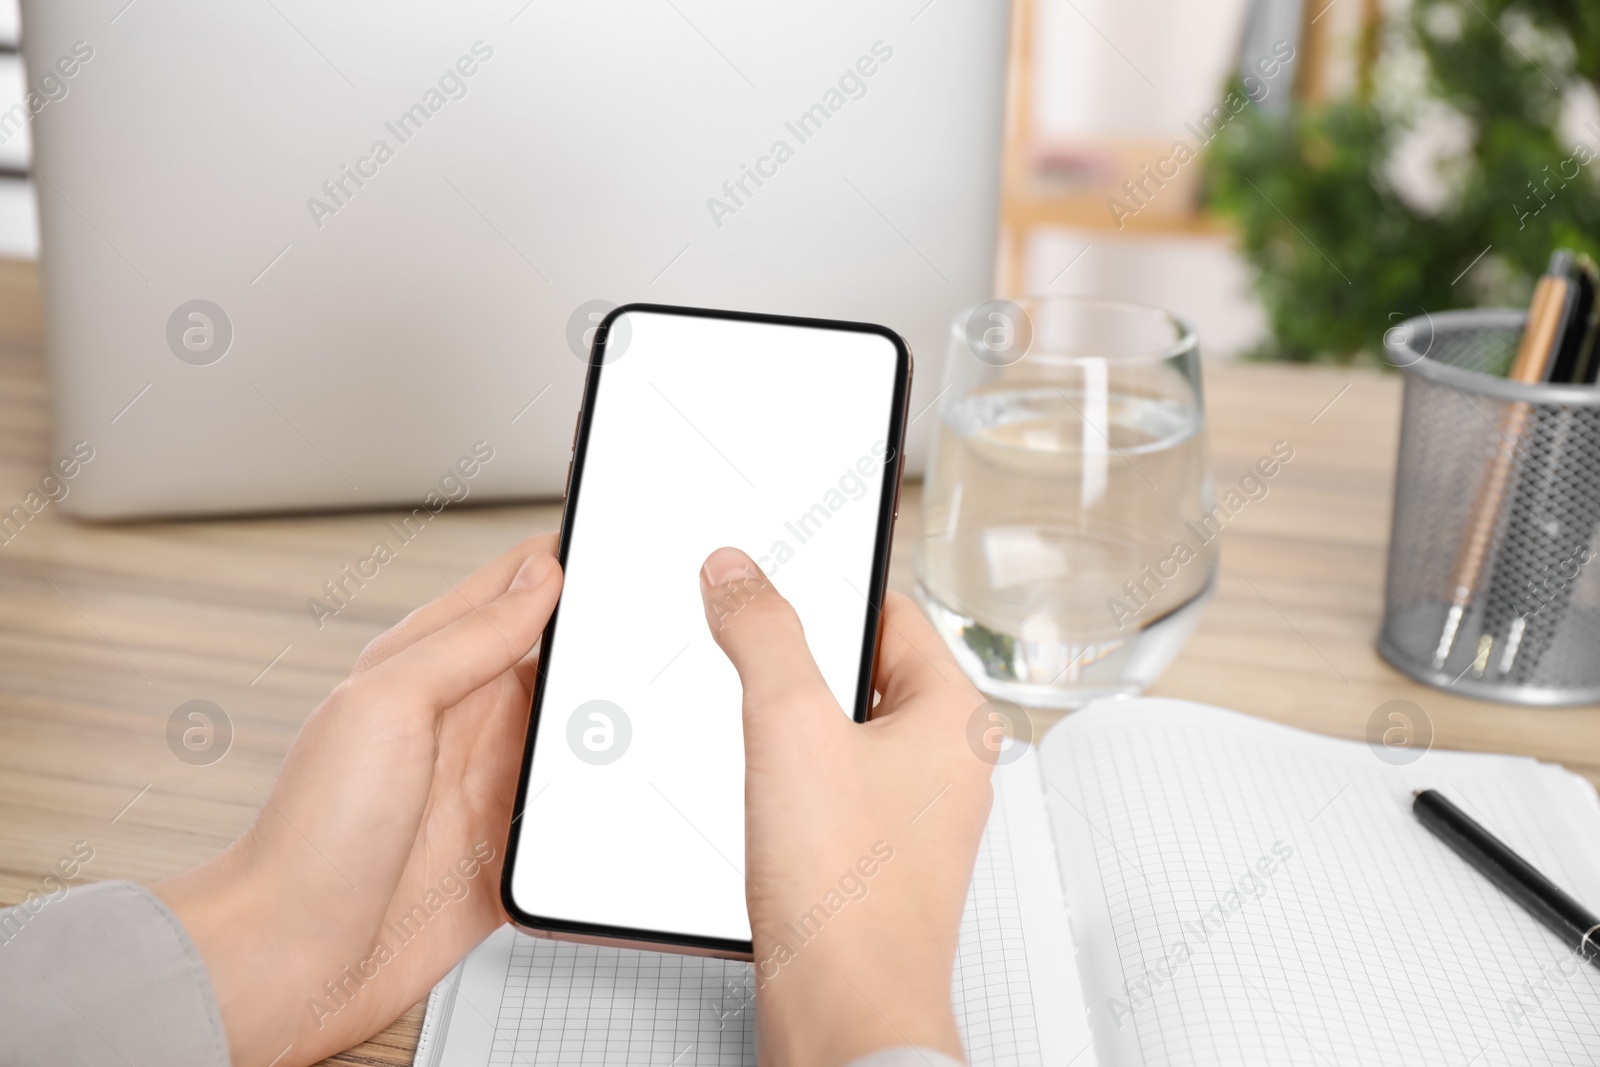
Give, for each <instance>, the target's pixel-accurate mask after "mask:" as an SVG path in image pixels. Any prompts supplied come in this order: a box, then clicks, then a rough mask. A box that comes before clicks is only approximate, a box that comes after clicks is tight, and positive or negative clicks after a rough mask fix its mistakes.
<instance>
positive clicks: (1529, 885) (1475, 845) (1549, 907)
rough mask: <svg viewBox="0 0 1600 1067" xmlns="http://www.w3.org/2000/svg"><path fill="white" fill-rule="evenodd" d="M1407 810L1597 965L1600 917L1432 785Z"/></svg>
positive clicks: (1417, 796) (1417, 794)
mask: <svg viewBox="0 0 1600 1067" xmlns="http://www.w3.org/2000/svg"><path fill="white" fill-rule="evenodd" d="M1411 812H1412V814H1414V815H1415V816H1416V817H1417V819H1418V821H1420V822H1421V823H1422V825H1423V826H1426V827H1427V828H1428V829H1429V830H1430V831H1432V832H1433V835H1434V836H1435V837H1437V838H1438V839H1439V840H1441V841H1443V842H1444V843H1445V844H1447V845H1449V846H1450V847H1451V848H1453V849H1455V851H1456V852H1457V853H1459V854H1460V856H1461V858H1462V859H1464V860H1466V861H1467V862H1468V863H1470V864H1472V865H1473V866H1474V867H1476V868H1477V869H1478V872H1479V873H1480V874H1482V875H1484V876H1485V877H1487V878H1488V879H1489V881H1491V882H1493V883H1494V884H1495V885H1497V886H1499V887H1500V888H1501V889H1502V890H1504V891H1505V893H1506V895H1507V896H1509V897H1510V898H1511V899H1512V900H1514V901H1516V902H1517V903H1518V904H1521V905H1522V906H1523V907H1524V908H1526V909H1527V910H1528V912H1529V914H1531V915H1532V916H1533V917H1534V918H1536V919H1538V920H1539V921H1540V922H1542V923H1544V924H1545V926H1547V927H1549V928H1550V929H1551V930H1553V931H1555V934H1556V936H1557V937H1559V938H1561V940H1562V941H1564V942H1566V943H1567V944H1568V945H1571V946H1572V947H1573V950H1574V951H1575V952H1577V953H1578V955H1580V956H1582V957H1583V958H1584V959H1586V960H1588V961H1589V962H1591V963H1593V964H1594V965H1595V966H1597V967H1600V919H1597V918H1595V917H1594V915H1593V914H1592V913H1590V912H1589V911H1588V910H1587V909H1585V908H1584V906H1583V905H1582V904H1579V903H1578V902H1577V901H1576V900H1573V899H1572V898H1571V897H1569V896H1567V894H1566V893H1564V892H1563V891H1562V890H1561V887H1560V886H1558V885H1556V884H1555V883H1554V882H1552V881H1550V879H1548V878H1546V877H1545V876H1544V875H1542V874H1540V873H1539V872H1538V871H1536V870H1534V868H1533V867H1532V866H1531V865H1530V864H1529V863H1528V861H1527V860H1525V859H1523V858H1522V857H1521V856H1519V855H1517V854H1516V853H1515V852H1513V851H1511V849H1510V848H1509V847H1508V846H1507V845H1506V843H1505V842H1504V841H1502V840H1500V839H1499V838H1498V837H1496V836H1494V835H1493V834H1491V833H1490V832H1489V831H1487V830H1485V829H1484V828H1483V827H1481V826H1479V825H1478V824H1477V823H1476V822H1475V821H1473V819H1472V818H1471V817H1470V816H1468V815H1467V813H1466V812H1464V811H1462V810H1461V809H1460V808H1458V807H1456V806H1455V805H1454V804H1452V803H1450V801H1449V800H1447V799H1446V798H1445V797H1444V796H1443V795H1442V794H1440V793H1437V792H1435V791H1434V790H1432V789H1420V790H1418V791H1417V793H1416V800H1414V801H1413V802H1412V804H1411Z"/></svg>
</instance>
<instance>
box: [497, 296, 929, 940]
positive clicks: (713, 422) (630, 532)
mask: <svg viewBox="0 0 1600 1067" xmlns="http://www.w3.org/2000/svg"><path fill="white" fill-rule="evenodd" d="M623 320H626V321H623ZM624 341H625V344H624V343H623V342H624ZM611 347H613V348H619V349H620V355H617V356H614V357H613V356H612V355H611V353H610V352H608V354H607V361H606V363H605V365H604V366H603V368H602V370H601V372H600V382H599V386H598V390H597V392H596V395H595V399H594V404H593V409H592V415H591V423H590V429H589V433H588V442H587V446H586V455H585V457H584V462H583V465H582V471H581V476H580V478H579V481H578V485H577V488H576V499H575V505H574V506H573V511H572V514H571V515H570V516H569V521H570V522H571V524H572V533H571V541H570V545H569V552H568V556H567V564H566V574H565V586H564V587H563V590H562V594H561V603H560V608H559V613H558V615H557V620H556V630H555V634H554V638H553V640H552V641H551V647H550V648H549V649H548V650H547V654H548V656H549V661H548V673H547V677H546V681H545V689H544V696H543V701H542V704H541V709H540V714H539V722H538V727H537V735H536V737H535V740H534V756H533V764H532V768H531V771H530V774H529V781H528V788H527V799H526V801H525V807H524V813H523V816H522V819H521V823H520V828H519V833H520V834H521V837H520V839H519V841H518V847H517V854H516V864H515V869H514V870H513V872H512V880H511V889H512V899H513V901H514V902H515V903H516V905H517V907H518V908H519V909H521V910H522V911H524V912H527V913H528V914H530V915H533V916H536V917H538V918H541V919H556V920H562V921H567V922H576V923H588V924H596V925H603V926H612V927H624V928H629V929H634V930H643V931H654V932H662V933H668V934H674V935H688V936H692V937H704V938H723V939H729V940H740V941H747V940H749V938H750V923H749V918H748V915H747V912H746V909H745V879H744V749H743V732H742V726H741V722H740V687H739V679H738V676H737V675H736V674H735V673H734V670H733V668H732V666H731V665H730V664H729V663H728V660H727V658H726V656H725V655H724V654H723V652H722V650H721V649H720V648H718V647H717V645H716V643H715V642H714V641H713V639H712V636H711V632H710V629H709V627H708V625H707V622H706V616H705V611H704V608H703V607H702V602H701V596H700V576H699V574H700V567H701V564H702V563H704V561H705V558H706V556H708V555H709V554H710V553H711V552H712V551H713V550H714V549H716V548H718V547H720V546H723V545H733V546H735V547H738V548H740V549H743V550H744V551H745V552H747V553H749V554H750V556H751V557H752V558H754V559H755V560H756V561H757V563H758V564H759V565H760V566H761V567H762V568H763V569H764V570H765V571H766V573H767V574H768V576H769V577H770V578H771V579H772V581H773V584H774V585H775V586H776V587H777V588H778V590H779V591H780V592H782V593H783V595H784V596H785V597H787V598H788V599H789V600H790V602H792V603H793V604H794V606H795V608H796V610H797V611H798V612H799V615H800V619H801V622H802V624H803V625H804V627H805V634H806V639H807V641H808V643H809V644H810V647H811V654H812V656H813V657H815V659H816V661H817V665H818V666H819V668H820V669H821V672H822V676H823V678H824V679H826V681H827V683H828V686H829V688H831V689H832V691H833V696H834V698H835V699H836V700H837V701H838V703H839V706H840V708H841V709H842V710H843V711H844V713H845V714H849V713H850V712H851V710H852V709H853V708H854V706H855V703H856V699H857V693H856V688H857V684H858V676H859V672H860V670H861V660H862V654H863V648H864V641H865V636H866V626H867V615H868V609H867V595H868V592H869V583H870V581H871V575H872V563H873V555H874V549H875V545H876V538H877V533H878V525H879V513H880V507H881V501H882V488H883V480H884V471H885V461H886V457H887V456H888V454H889V452H890V449H891V445H892V444H897V442H891V441H890V439H889V432H890V420H891V412H892V409H893V405H894V399H895V387H896V377H897V373H896V372H897V365H898V362H899V359H898V355H897V350H896V347H895V345H894V343H893V342H892V341H891V340H890V339H889V338H887V337H885V336H883V335H881V334H877V333H870V332H861V331H848V330H830V329H823V328H818V327H808V326H793V325H777V324H771V323H761V322H748V321H741V320H734V319H719V318H702V317H695V316H688V315H677V314H670V313H662V312H649V311H642V310H639V311H629V312H627V313H625V314H624V315H623V316H621V317H620V318H619V319H618V320H617V322H616V323H615V324H614V325H613V326H612V328H611Z"/></svg>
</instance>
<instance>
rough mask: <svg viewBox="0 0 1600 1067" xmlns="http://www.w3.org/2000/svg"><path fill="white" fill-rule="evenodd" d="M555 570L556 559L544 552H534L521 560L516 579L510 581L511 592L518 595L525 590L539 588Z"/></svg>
mask: <svg viewBox="0 0 1600 1067" xmlns="http://www.w3.org/2000/svg"><path fill="white" fill-rule="evenodd" d="M555 569H556V559H555V557H554V556H551V555H548V554H547V553H544V552H535V553H534V554H533V555H531V556H529V557H528V558H527V559H525V560H523V561H522V566H520V567H518V568H517V574H516V577H514V578H512V579H511V592H513V593H519V592H522V591H523V590H525V589H537V588H539V587H540V586H541V585H543V584H544V583H545V581H546V580H547V579H548V578H549V577H550V575H551V573H552V572H553V571H554V570H555Z"/></svg>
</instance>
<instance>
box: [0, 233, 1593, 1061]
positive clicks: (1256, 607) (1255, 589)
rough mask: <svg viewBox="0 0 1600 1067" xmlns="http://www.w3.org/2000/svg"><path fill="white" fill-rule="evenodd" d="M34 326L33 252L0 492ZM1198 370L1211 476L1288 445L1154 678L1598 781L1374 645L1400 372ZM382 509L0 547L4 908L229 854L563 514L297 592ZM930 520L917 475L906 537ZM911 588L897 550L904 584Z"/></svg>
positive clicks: (504, 524)
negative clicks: (322, 724)
mask: <svg viewBox="0 0 1600 1067" xmlns="http://www.w3.org/2000/svg"><path fill="white" fill-rule="evenodd" d="M39 337H40V329H39V309H38V295H37V283H36V280H35V276H34V272H33V268H32V267H31V266H27V265H22V264H8V263H3V262H0V506H3V507H9V506H10V504H11V503H12V502H13V501H16V500H20V499H21V497H22V496H23V495H24V494H25V493H26V492H27V489H28V487H29V486H30V485H31V484H33V483H34V482H35V481H36V480H37V479H38V477H39V475H40V474H41V473H42V471H43V468H44V466H45V464H46V462H47V441H46V430H47V423H48V410H47V409H48V384H47V378H46V373H45V368H44V363H43V359H42V356H41V344H40V339H39ZM1206 373H1207V375H1208V380H1207V383H1206V388H1207V403H1208V407H1209V412H1210V417H1211V447H1212V461H1213V466H1214V470H1215V473H1216V478H1217V484H1218V486H1219V487H1221V486H1224V485H1226V484H1228V483H1233V482H1236V481H1237V480H1238V478H1239V477H1240V476H1241V475H1242V474H1244V473H1245V472H1246V471H1247V470H1248V469H1249V467H1250V466H1251V465H1252V464H1253V463H1254V461H1255V460H1256V458H1257V457H1259V456H1262V455H1264V454H1266V453H1267V452H1269V451H1270V450H1271V448H1272V447H1273V445H1274V443H1275V442H1278V441H1287V442H1289V444H1290V445H1292V446H1293V448H1294V450H1295V455H1294V459H1293V461H1292V462H1290V463H1289V464H1288V465H1287V466H1286V467H1285V468H1284V470H1283V472H1282V473H1281V474H1280V475H1279V476H1278V477H1277V478H1276V479H1275V480H1274V482H1273V483H1272V488H1271V493H1270V495H1269V496H1268V497H1267V498H1266V499H1264V500H1261V501H1258V502H1255V503H1252V504H1250V505H1249V506H1248V507H1247V508H1245V510H1244V511H1243V512H1241V513H1240V514H1239V515H1238V516H1237V517H1236V518H1235V519H1234V520H1233V521H1232V522H1231V523H1230V525H1229V527H1228V529H1227V531H1226V534H1225V535H1224V538H1223V553H1222V571H1221V577H1220V580H1219V583H1218V587H1217V592H1216V596H1215V598H1214V599H1213V601H1212V602H1211V604H1210V606H1209V608H1208V609H1207V611H1206V615H1205V617H1204V619H1203V621H1202V622H1201V624H1200V627H1199V629H1198V630H1197V631H1196V633H1195V634H1194V636H1193V637H1192V638H1191V639H1190V641H1189V643H1188V644H1187V645H1186V646H1185V648H1184V650H1183V653H1182V655H1180V656H1179V658H1178V660H1177V662H1176V663H1174V664H1173V666H1172V668H1171V669H1170V670H1169V671H1168V672H1167V673H1166V675H1165V676H1164V677H1163V678H1162V679H1161V681H1160V682H1159V683H1158V684H1157V685H1156V687H1155V689H1154V690H1153V692H1155V693H1157V694H1163V695H1170V696H1179V697H1186V698H1190V699H1194V700H1201V701H1207V702H1210V703H1215V704H1220V705H1223V706H1226V707H1233V708H1238V709H1240V710H1243V711H1247V712H1250V713H1252V714H1256V715H1260V716H1262V717H1264V718H1269V719H1274V720H1277V721H1279V722H1285V723H1290V724H1293V725H1295V726H1299V727H1304V728H1306V729H1310V730H1316V731H1320V732H1323V733H1328V734H1334V735H1338V736H1341V737H1352V738H1359V737H1363V736H1364V734H1365V730H1366V726H1367V720H1368V718H1369V716H1370V715H1371V714H1372V712H1373V711H1374V709H1376V708H1377V707H1378V705H1380V704H1382V703H1384V702H1385V701H1388V700H1392V699H1396V698H1404V699H1408V700H1411V701H1413V702H1415V703H1416V704H1418V705H1419V706H1421V707H1422V708H1423V709H1425V710H1426V712H1427V714H1428V715H1429V717H1430V718H1431V720H1432V722H1433V726H1434V731H1435V744H1437V745H1440V746H1443V747H1447V748H1463V749H1481V750H1492V751H1507V752H1520V753H1526V754H1529V755H1533V756H1538V757H1540V758H1542V759H1547V760H1556V761H1560V762H1563V763H1565V764H1566V765H1567V766H1569V767H1571V768H1572V769H1574V770H1576V771H1578V772H1579V773H1581V774H1584V775H1587V776H1588V777H1589V778H1590V779H1591V780H1594V781H1600V709H1596V708H1583V709H1566V710H1529V709H1524V708H1513V707H1509V706H1504V705H1496V704H1488V703H1482V702H1478V701H1473V700H1468V699H1464V698H1461V697H1457V696H1451V695H1448V694H1444V693H1440V692H1436V691H1434V690H1432V689H1428V688H1424V687H1422V686H1419V685H1417V684H1415V683H1413V682H1411V681H1409V680H1408V679H1406V678H1404V677H1402V676H1401V675H1399V674H1397V673H1396V672H1395V671H1394V670H1393V669H1391V668H1390V667H1388V666H1387V665H1386V664H1385V663H1383V661H1382V660H1380V659H1379V658H1378V655H1377V653H1376V652H1375V651H1374V650H1373V640H1374V636H1375V634H1376V631H1377V626H1378V618H1379V613H1380V610H1381V607H1382V581H1383V569H1384V546H1385V542H1386V539H1387V536H1388V525H1389V503H1390V490H1391V482H1392V476H1393V464H1394V454H1395V441H1396V433H1397V428H1398V415H1399V398H1400V383H1399V381H1398V379H1397V377H1396V376H1393V375H1388V376H1385V375H1381V374H1379V373H1376V372H1371V371H1349V370H1335V369H1321V368H1319V369H1312V368H1301V367H1288V366H1265V365H1238V364H1235V365H1215V366H1210V367H1208V368H1207V371H1206ZM389 517H390V515H388V514H386V513H373V512H364V513H358V514H347V515H330V516H318V517H304V516H302V517H293V518H254V519H246V520H220V521H203V522H172V523H134V524H126V525H80V524H77V523H73V522H70V521H66V520H63V519H62V518H61V517H60V516H59V515H58V514H57V512H56V509H55V508H54V507H49V508H46V509H45V510H44V512H42V513H41V514H40V516H39V517H38V518H37V519H35V520H34V521H33V522H31V523H30V524H29V525H28V526H27V527H26V528H25V529H24V530H23V532H22V533H21V534H20V535H19V536H17V537H16V538H15V539H14V540H13V541H11V542H10V543H9V544H4V545H0V903H14V902H16V901H19V900H21V899H22V898H23V897H24V896H25V895H26V894H27V893H28V892H29V891H30V890H32V889H34V888H36V887H37V886H38V884H39V879H40V877H41V876H42V875H43V874H44V873H45V872H46V871H47V870H49V869H50V867H51V866H52V865H53V864H54V863H55V862H56V860H57V859H58V858H60V857H61V856H63V855H66V854H67V853H68V851H69V849H70V848H71V846H72V843H73V842H74V841H77V840H80V839H82V840H87V841H89V842H91V843H92V844H93V846H94V849H95V857H94V860H93V862H92V863H91V864H90V865H89V866H88V867H87V868H86V869H85V876H86V877H87V878H90V879H102V878H132V879H137V880H140V881H149V880H152V879H157V878H161V877H164V876H167V875H171V874H173V873H175V872H177V871H179V870H181V869H183V868H185V867H187V866H189V865H191V864H194V863H197V862H199V861H200V860H202V859H204V858H206V857H207V856H208V855H210V854H211V853H213V852H215V851H216V850H218V849H220V848H221V847H222V846H223V845H224V844H226V843H227V842H228V841H229V840H231V839H232V838H233V837H234V836H235V835H236V834H238V833H239V832H240V831H242V830H243V829H244V828H245V827H246V826H247V825H248V824H249V823H250V821H251V820H252V819H253V818H254V817H255V815H256V811H257V808H258V807H259V806H260V804H261V793H260V792H258V791H257V790H258V789H260V790H265V789H266V788H267V786H268V784H269V783H270V782H271V781H272V779H273V776H274V775H275V774H276V773H277V770H278V767H279V765H280V763H281V761H282V759H283V756H284V753H285V751H286V750H287V748H288V745H289V741H290V739H291V738H292V737H293V736H294V733H295V730H296V729H297V728H298V727H299V725H300V723H301V721H302V720H303V719H304V718H305V716H306V714H307V713H308V712H309V711H310V710H311V708H312V707H314V706H315V705H316V704H317V702H318V701H319V700H320V699H321V698H322V696H323V695H324V694H325V693H326V692H327V691H328V689H329V688H330V687H331V686H333V685H334V683H335V682H337V681H338V680H339V679H340V678H341V677H342V676H343V675H344V673H345V671H346V670H347V669H348V667H349V665H350V663H351V661H352V660H353V659H354V658H355V656H356V654H357V653H358V652H359V651H360V650H361V648H362V646H363V645H364V644H365V643H366V642H367V641H368V640H370V639H371V638H372V637H373V636H374V635H375V634H377V633H379V632H380V631H381V630H383V629H385V628H386V627H388V626H389V625H391V624H392V623H394V622H395V621H396V620H398V619H399V618H400V617H401V616H402V615H403V614H404V613H405V612H406V611H407V610H408V609H410V608H412V607H414V606H415V605H417V604H420V603H422V602H423V601H425V600H428V599H431V598H432V597H434V596H437V595H438V594H440V593H441V592H443V591H445V590H447V589H448V588H449V586H448V585H447V582H450V581H455V580H459V579H460V578H461V577H462V576H463V575H465V574H466V573H468V572H469V571H471V570H472V569H474V568H475V567H477V566H478V565H479V564H481V563H483V562H484V561H486V560H488V559H489V558H490V557H492V556H494V555H495V554H497V553H499V552H500V551H502V550H503V549H505V548H506V547H507V546H509V545H510V544H512V543H513V542H514V541H516V540H517V539H518V538H519V537H521V536H523V535H524V534H527V533H530V532H538V531H546V530H554V529H555V528H556V525H557V523H558V521H559V509H558V506H557V505H555V504H551V503H546V504H537V505H528V506H517V507H486V508H465V507H464V508H460V509H454V508H452V509H451V510H449V511H447V512H445V513H443V514H442V515H441V516H440V517H439V518H438V519H437V520H435V521H434V522H433V523H431V524H430V525H429V526H428V529H427V532H426V533H425V535H423V536H422V537H420V538H419V539H418V540H417V541H416V542H415V543H413V544H411V545H408V546H407V548H406V551H405V552H404V553H402V554H401V555H400V556H399V558H398V559H396V560H395V561H394V562H393V563H391V564H389V565H388V566H386V567H385V568H384V570H383V575H382V579H381V580H379V581H373V582H370V583H369V584H368V585H367V586H366V588H364V589H362V590H361V592H360V595H359V596H358V597H356V599H355V600H354V601H353V602H352V604H351V605H350V607H349V608H347V609H346V610H344V611H342V612H340V613H339V615H338V616H336V617H334V618H332V619H330V620H328V621H327V625H326V626H325V628H324V629H322V630H321V631H318V630H317V629H316V627H315V625H314V624H313V622H312V620H311V618H310V616H309V614H308V613H307V611H306V607H305V602H306V598H307V597H308V596H310V595H311V594H312V593H314V592H316V591H317V590H318V589H319V587H320V586H321V584H322V582H323V581H324V580H325V579H327V578H329V577H331V576H334V575H335V574H336V573H337V572H338V570H339V568H340V567H341V566H342V565H344V564H345V563H348V562H350V561H352V560H354V559H356V558H358V557H359V556H361V555H362V554H364V553H365V551H366V550H367V548H368V546H369V545H370V544H371V543H372V541H373V539H374V538H375V537H377V536H380V533H381V530H382V526H383V523H384V521H385V520H386V519H387V518H389ZM917 519H918V493H917V491H916V487H915V486H908V487H907V490H906V498H905V500H904V501H903V505H902V511H901V526H902V528H901V530H900V543H901V545H902V546H905V545H909V544H911V543H912V538H913V536H914V535H915V532H916V527H917ZM910 581H911V565H910V560H909V558H908V554H907V553H906V552H904V551H901V552H898V553H896V555H895V558H894V565H893V583H894V585H895V586H897V587H898V588H900V589H906V588H908V587H909V584H910ZM193 699H205V700H210V701H214V702H215V703H217V704H219V705H220V706H221V707H223V708H224V709H225V710H226V711H227V713H228V714H229V716H231V718H232V720H233V723H234V726H235V730H236V735H235V740H234V744H233V748H232V750H231V751H230V752H229V753H228V755H227V756H226V758H224V759H223V760H221V761H220V762H218V763H216V764H214V765H212V766H209V767H192V766H188V765H186V764H184V763H181V762H180V761H178V760H176V759H174V758H173V756H172V753H171V752H170V751H168V749H167V744H166V740H165V729H166V723H167V718H168V716H169V715H170V714H171V713H172V711H173V709H174V708H175V707H177V705H179V704H181V703H183V702H184V701H187V700H193ZM1042 718H1044V719H1049V718H1051V717H1050V716H1048V715H1046V716H1043V717H1042ZM1039 725H1041V726H1043V725H1045V723H1044V722H1041V723H1040V724H1039ZM420 1019H421V1009H420V1007H419V1008H416V1009H413V1010H412V1011H411V1012H409V1013H408V1014H407V1015H406V1016H405V1017H404V1018H402V1019H400V1020H399V1021H398V1022H396V1023H395V1024H394V1025H393V1026H391V1027H390V1028H389V1030H388V1031H386V1032H385V1033H384V1034H382V1035H380V1037H379V1038H377V1039H376V1040H374V1041H372V1042H369V1043H368V1044H366V1045H364V1046H362V1047H360V1048H358V1049H353V1050H351V1051H350V1052H348V1053H345V1054H344V1055H342V1056H339V1057H336V1058H335V1061H334V1062H341V1063H378V1064H406V1063H410V1059H411V1050H412V1048H413V1047H414V1045H415V1041H416V1033H417V1028H418V1025H419V1023H420Z"/></svg>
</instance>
